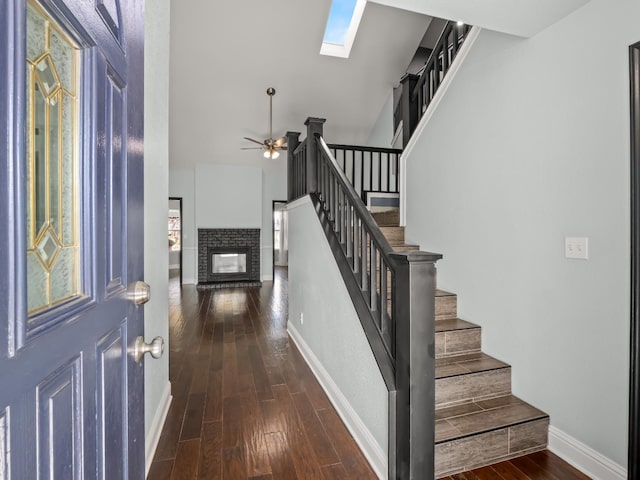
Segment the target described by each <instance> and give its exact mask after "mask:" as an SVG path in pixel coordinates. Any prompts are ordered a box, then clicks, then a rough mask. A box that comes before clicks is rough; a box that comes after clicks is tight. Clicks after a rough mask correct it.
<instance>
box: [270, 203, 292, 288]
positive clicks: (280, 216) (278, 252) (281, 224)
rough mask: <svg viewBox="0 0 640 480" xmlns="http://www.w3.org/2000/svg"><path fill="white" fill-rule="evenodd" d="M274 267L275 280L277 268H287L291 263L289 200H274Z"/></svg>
mask: <svg viewBox="0 0 640 480" xmlns="http://www.w3.org/2000/svg"><path fill="white" fill-rule="evenodd" d="M272 221H273V269H272V275H273V279H274V281H275V278H276V275H275V273H276V268H282V269H286V268H287V267H288V265H289V242H288V234H289V218H288V213H287V202H286V201H285V200H274V201H273V215H272Z"/></svg>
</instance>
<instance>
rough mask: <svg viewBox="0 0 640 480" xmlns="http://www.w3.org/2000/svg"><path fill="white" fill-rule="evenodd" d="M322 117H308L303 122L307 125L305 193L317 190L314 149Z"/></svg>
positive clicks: (316, 164)
mask: <svg viewBox="0 0 640 480" xmlns="http://www.w3.org/2000/svg"><path fill="white" fill-rule="evenodd" d="M324 122H326V120H325V119H324V118H314V117H309V118H307V120H306V121H305V122H304V124H305V125H306V126H307V193H316V192H317V191H318V158H317V155H318V150H317V149H316V137H315V135H316V133H318V134H320V136H322V128H323V127H322V125H323V124H324Z"/></svg>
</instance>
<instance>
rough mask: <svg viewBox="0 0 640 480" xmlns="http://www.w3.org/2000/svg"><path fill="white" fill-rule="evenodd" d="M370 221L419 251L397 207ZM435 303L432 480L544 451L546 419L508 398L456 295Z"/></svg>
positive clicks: (500, 372) (401, 245) (506, 374)
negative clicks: (406, 238) (461, 313)
mask: <svg viewBox="0 0 640 480" xmlns="http://www.w3.org/2000/svg"><path fill="white" fill-rule="evenodd" d="M373 217H374V219H375V220H376V222H377V223H378V225H379V226H380V228H381V229H382V232H383V233H384V235H385V237H386V238H387V240H389V243H390V244H391V245H392V246H393V248H394V250H396V251H407V250H418V249H419V247H418V246H417V245H410V244H407V243H405V241H404V227H400V226H398V225H399V217H398V210H397V209H393V210H387V211H384V212H375V213H373ZM435 305H436V307H435V308H436V312H435V313H436V412H435V414H436V416H435V418H436V427H435V429H436V431H435V443H436V445H435V474H436V475H435V476H436V478H439V477H443V476H447V475H452V474H455V473H459V472H463V471H467V470H471V469H473V468H478V467H482V466H485V465H490V464H492V463H497V462H500V461H503V460H506V459H510V458H515V457H519V456H522V455H526V454H528V453H532V452H535V451H538V450H543V449H545V448H546V446H547V434H548V428H549V416H548V415H547V414H545V413H544V412H542V411H540V410H538V409H537V408H535V407H532V406H531V405H529V404H528V403H526V402H524V401H522V400H520V399H519V398H517V397H515V396H513V395H512V394H511V367H510V366H509V365H507V364H506V363H504V362H501V361H500V360H498V359H496V358H493V357H491V356H489V355H486V354H484V353H482V351H481V331H480V327H479V326H478V325H475V324H473V323H470V322H467V321H465V320H462V319H459V318H457V297H456V295H455V294H454V293H449V292H445V291H442V290H436V302H435Z"/></svg>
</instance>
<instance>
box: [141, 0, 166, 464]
mask: <svg viewBox="0 0 640 480" xmlns="http://www.w3.org/2000/svg"><path fill="white" fill-rule="evenodd" d="M169 30H170V29H169V0H157V1H154V2H148V3H147V5H146V8H145V58H144V60H145V68H144V70H145V71H144V75H145V95H144V97H145V98H144V123H145V128H144V130H145V131H144V133H145V138H144V167H145V168H144V170H145V171H144V204H145V211H144V252H145V253H144V279H145V281H146V282H147V283H148V284H149V285H150V286H151V300H150V301H149V303H147V304H146V305H145V306H144V319H145V321H144V332H145V337H146V339H147V341H150V340H151V339H152V338H153V337H155V336H157V335H160V336H162V337H163V338H164V339H165V342H167V344H166V345H167V347H166V350H165V351H166V352H168V350H169V349H168V342H169V320H168V318H169V314H168V311H169V307H168V276H167V272H168V268H169V267H168V256H167V208H168V203H169V202H168V196H169V186H168V185H169V179H168V177H169V144H168V138H169V127H168V123H169V57H168V54H167V52H168V51H169ZM144 363H145V365H144V367H145V369H144V393H145V396H144V399H145V422H144V423H145V438H146V444H147V456H148V457H149V456H150V455H152V453H153V452H152V451H151V452H149V450H153V449H154V448H155V441H157V436H158V435H159V433H160V430H161V429H162V422H163V421H164V414H165V413H166V408H167V406H168V405H167V401H168V400H169V395H170V386H169V355H168V354H165V355H164V356H163V357H162V358H160V359H158V360H153V359H151V357H146V358H145V361H144ZM147 460H148V459H147Z"/></svg>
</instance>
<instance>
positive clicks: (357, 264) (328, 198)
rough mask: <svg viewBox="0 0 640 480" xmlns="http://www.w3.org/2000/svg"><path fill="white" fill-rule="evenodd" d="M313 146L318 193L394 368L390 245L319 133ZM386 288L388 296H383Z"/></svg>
mask: <svg viewBox="0 0 640 480" xmlns="http://www.w3.org/2000/svg"><path fill="white" fill-rule="evenodd" d="M315 145H316V148H317V149H318V156H317V160H318V162H317V178H318V188H317V193H318V196H319V198H320V200H321V202H322V204H323V207H324V209H325V211H326V212H327V214H328V216H329V220H330V221H331V222H332V224H333V229H334V231H335V232H336V235H337V236H338V238H339V239H340V245H341V246H342V249H343V251H344V253H345V255H346V258H347V260H349V263H350V266H351V269H352V272H353V274H354V275H355V277H356V281H357V282H358V285H359V287H360V290H361V292H362V295H364V296H365V300H366V302H367V305H368V307H369V311H370V312H371V314H372V316H373V318H374V319H375V320H376V321H375V324H376V332H377V334H378V335H379V336H380V338H381V339H382V342H383V345H384V347H385V350H386V352H387V354H388V355H389V356H390V358H391V361H392V364H393V368H394V370H395V361H394V359H395V344H394V343H395V329H394V322H393V297H394V296H393V290H394V284H395V265H394V262H393V260H392V258H391V257H390V255H391V254H392V253H393V248H392V247H391V245H390V244H389V241H388V240H387V238H386V237H385V236H384V234H383V233H382V231H381V230H380V227H378V224H377V223H376V221H375V220H374V219H373V217H372V216H371V213H370V212H369V210H367V207H365V205H364V203H363V202H362V199H361V198H360V196H359V195H358V193H357V192H356V190H355V188H354V187H353V185H352V184H351V182H350V181H349V179H348V178H347V176H346V174H345V172H344V171H343V170H342V169H341V168H340V166H339V165H338V162H337V160H336V159H335V157H334V156H333V154H332V153H331V151H330V150H329V147H328V146H327V144H326V143H325V141H324V139H323V138H322V137H321V136H320V134H316V135H315ZM389 289H390V290H391V295H390V298H389V296H388V295H387V291H388V290H389ZM374 353H376V354H377V352H374ZM382 363H383V365H380V364H381V362H378V364H379V365H380V366H381V367H383V368H384V365H385V364H386V362H382ZM384 373H385V372H383V375H384ZM385 381H386V379H385ZM388 383H389V385H394V384H395V379H393V380H392V379H389V382H388Z"/></svg>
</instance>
